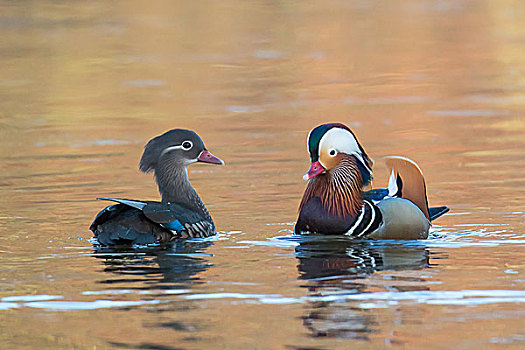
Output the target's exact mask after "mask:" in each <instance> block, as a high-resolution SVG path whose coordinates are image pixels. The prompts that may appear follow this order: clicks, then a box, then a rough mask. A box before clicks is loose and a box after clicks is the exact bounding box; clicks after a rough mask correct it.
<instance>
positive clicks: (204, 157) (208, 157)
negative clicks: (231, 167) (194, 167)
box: [197, 150, 224, 165]
mask: <svg viewBox="0 0 525 350" xmlns="http://www.w3.org/2000/svg"><path fill="white" fill-rule="evenodd" d="M197 161H198V162H203V163H210V164H220V165H224V162H223V161H222V159H220V158H217V157H215V156H214V155H213V154H211V153H210V152H209V151H208V150H204V151H202V152H201V154H199V157H198V158H197Z"/></svg>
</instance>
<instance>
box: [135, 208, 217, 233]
mask: <svg viewBox="0 0 525 350" xmlns="http://www.w3.org/2000/svg"><path fill="white" fill-rule="evenodd" d="M142 212H143V213H144V215H146V217H147V218H148V219H150V220H151V221H153V222H156V223H158V224H159V225H161V226H162V227H165V228H167V229H169V230H171V231H176V232H177V234H179V235H181V236H182V237H208V236H210V235H212V234H213V233H214V227H213V225H212V223H210V222H209V221H208V220H206V219H204V218H203V217H202V216H201V215H200V214H199V213H197V212H196V211H194V210H191V209H189V208H187V207H185V206H182V205H180V204H176V203H161V202H148V203H147V205H146V206H145V207H144V209H142Z"/></svg>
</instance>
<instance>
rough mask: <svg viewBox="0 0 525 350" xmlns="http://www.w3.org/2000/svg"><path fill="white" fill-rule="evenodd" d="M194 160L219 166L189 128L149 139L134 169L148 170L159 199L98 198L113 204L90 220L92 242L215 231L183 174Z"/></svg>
mask: <svg viewBox="0 0 525 350" xmlns="http://www.w3.org/2000/svg"><path fill="white" fill-rule="evenodd" d="M195 162H203V163H211V164H222V165H224V162H223V161H222V160H220V159H219V158H217V157H215V156H214V155H213V154H211V153H210V152H209V151H208V150H206V147H205V146H204V143H203V142H202V140H201V138H200V137H199V135H197V134H196V133H195V132H193V131H191V130H185V129H173V130H170V131H167V132H166V133H164V134H162V135H160V136H157V137H155V138H153V139H151V140H150V141H149V142H148V143H147V145H146V146H145V147H144V153H143V154H142V158H141V160H140V165H139V168H140V170H141V171H143V172H145V173H148V172H151V171H153V172H154V174H155V180H156V182H157V185H158V187H159V192H160V194H161V196H162V201H161V202H154V201H140V200H128V199H116V198H99V199H102V200H109V201H113V202H117V203H118V204H114V205H111V206H108V207H106V208H104V209H103V210H102V211H100V213H98V215H97V216H96V218H95V220H94V221H93V223H92V224H91V226H90V229H91V231H93V233H94V235H95V237H96V238H97V240H98V242H99V243H100V244H102V245H121V244H150V243H155V242H158V243H165V242H169V241H171V240H173V239H175V238H193V237H208V236H212V235H214V234H216V232H215V224H214V223H213V219H212V218H211V215H210V213H209V212H208V210H207V209H206V206H205V205H204V203H203V202H202V200H201V199H200V197H199V195H198V194H197V192H196V191H195V189H194V188H193V187H192V186H191V184H190V181H189V178H188V169H187V167H188V165H190V164H191V163H195Z"/></svg>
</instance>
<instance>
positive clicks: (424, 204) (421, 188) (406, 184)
mask: <svg viewBox="0 0 525 350" xmlns="http://www.w3.org/2000/svg"><path fill="white" fill-rule="evenodd" d="M385 159H386V166H387V167H388V170H389V172H390V173H392V172H393V173H394V176H395V177H396V178H397V177H399V178H401V181H402V183H403V185H402V186H403V188H402V190H401V198H405V199H408V200H409V201H411V202H412V203H414V204H415V205H417V207H418V208H419V209H420V210H421V211H422V212H423V214H425V217H426V218H427V219H428V220H430V214H429V211H428V200H427V188H426V185H425V178H424V177H423V173H422V172H421V169H420V168H419V166H418V165H417V164H416V163H415V162H414V161H412V160H410V159H408V158H405V157H399V156H390V157H385Z"/></svg>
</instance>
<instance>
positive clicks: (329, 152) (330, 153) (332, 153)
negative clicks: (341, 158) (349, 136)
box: [328, 149, 337, 157]
mask: <svg viewBox="0 0 525 350" xmlns="http://www.w3.org/2000/svg"><path fill="white" fill-rule="evenodd" d="M328 154H329V155H330V156H331V157H333V156H335V155H336V154H337V151H336V150H335V149H331V150H330V151H328Z"/></svg>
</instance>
